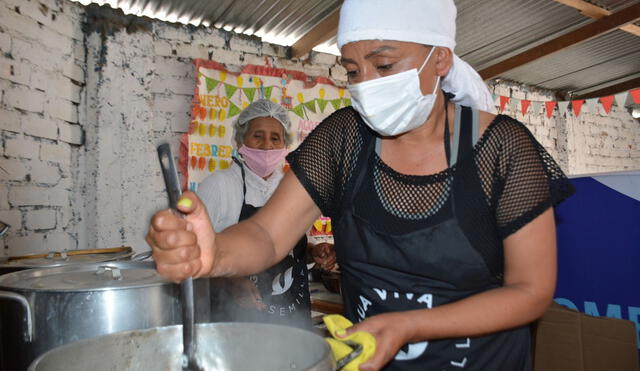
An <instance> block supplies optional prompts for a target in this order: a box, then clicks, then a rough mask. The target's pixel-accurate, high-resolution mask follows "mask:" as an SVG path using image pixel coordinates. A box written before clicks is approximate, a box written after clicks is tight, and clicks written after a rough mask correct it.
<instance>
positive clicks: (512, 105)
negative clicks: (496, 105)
mask: <svg viewBox="0 0 640 371" xmlns="http://www.w3.org/2000/svg"><path fill="white" fill-rule="evenodd" d="M518 103H520V100H519V99H515V98H511V100H510V101H509V109H510V110H511V113H512V114H513V115H514V116H515V114H516V113H517V112H518V106H519V104H518Z"/></svg>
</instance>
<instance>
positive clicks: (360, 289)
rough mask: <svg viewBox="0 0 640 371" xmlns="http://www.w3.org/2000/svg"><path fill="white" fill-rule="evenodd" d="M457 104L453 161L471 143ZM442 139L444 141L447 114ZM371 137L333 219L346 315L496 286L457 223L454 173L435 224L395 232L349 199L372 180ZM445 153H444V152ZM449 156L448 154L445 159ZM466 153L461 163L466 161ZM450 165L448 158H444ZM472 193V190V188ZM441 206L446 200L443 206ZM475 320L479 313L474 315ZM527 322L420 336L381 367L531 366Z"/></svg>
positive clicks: (426, 304)
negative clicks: (444, 212) (475, 333)
mask: <svg viewBox="0 0 640 371" xmlns="http://www.w3.org/2000/svg"><path fill="white" fill-rule="evenodd" d="M456 109H457V110H460V109H461V110H462V114H461V115H459V116H457V117H461V119H460V122H456V125H460V131H459V133H460V135H459V138H456V137H454V145H457V148H458V150H457V159H456V160H457V161H456V162H457V163H458V164H460V163H461V162H462V161H463V158H464V157H465V155H467V154H469V153H470V152H471V151H472V150H473V139H472V137H473V133H472V126H473V125H472V124H471V117H472V113H471V110H470V109H469V108H467V107H456ZM445 126H446V128H445V147H446V148H447V151H448V152H450V149H449V133H448V122H447V123H446V124H445ZM376 140H377V139H375V138H374V139H371V140H370V143H369V145H368V147H366V156H365V160H364V162H363V163H362V165H360V166H359V168H360V169H359V171H358V170H356V174H355V175H354V178H355V185H354V187H353V188H352V189H353V191H352V193H351V194H350V195H346V197H345V200H347V202H345V203H344V207H343V210H342V214H341V216H340V218H339V220H337V221H336V222H334V228H335V230H334V238H335V240H336V254H337V259H338V264H339V265H340V269H341V272H342V290H343V299H344V305H345V315H346V316H347V318H349V319H350V320H351V321H353V322H360V321H362V320H363V319H364V318H367V317H371V316H374V315H376V314H381V313H387V312H398V311H407V310H415V309H429V308H433V307H436V306H439V305H444V304H447V303H451V302H455V301H458V300H461V299H463V298H466V297H468V296H470V295H473V294H476V293H480V292H483V291H486V290H490V289H492V288H495V287H498V286H499V285H500V282H497V281H496V279H495V276H494V275H492V274H491V273H490V270H489V269H488V267H487V265H486V263H485V260H484V259H483V258H482V256H481V255H480V254H479V253H478V252H477V251H476V250H475V249H474V248H473V246H472V245H471V243H470V242H469V241H468V240H467V237H466V236H465V233H464V232H463V230H462V229H461V227H460V225H459V222H458V219H457V213H458V212H460V210H457V209H456V203H455V197H454V196H455V193H456V190H460V189H464V188H461V187H464V186H465V185H464V184H459V182H456V177H455V173H456V172H458V171H461V169H460V167H459V166H457V167H454V172H453V174H454V178H453V183H452V187H451V191H450V195H449V202H447V203H445V205H449V206H448V207H450V208H451V217H450V218H449V219H447V220H445V221H443V222H441V223H439V224H437V225H433V226H431V227H428V228H424V229H419V230H416V231H413V232H410V233H406V234H401V235H392V234H389V233H387V232H382V231H380V230H377V229H376V228H375V227H374V226H372V225H371V224H370V223H369V222H368V220H371V218H375V216H372V215H359V214H358V210H357V209H356V208H355V206H354V201H355V198H356V195H357V194H358V191H359V190H360V188H361V187H362V183H363V181H364V179H367V181H373V176H371V175H370V174H372V173H373V172H372V169H373V166H375V162H374V161H375V159H374V158H375V155H374V152H375V149H374V146H375V142H376ZM447 159H448V160H449V156H447ZM450 162H451V161H450ZM469 162H471V161H469V159H466V163H469ZM450 166H452V165H451V164H450ZM478 194H479V193H478ZM443 207H445V206H443ZM479 320H481V319H480V318H479ZM529 336H530V334H529V328H528V326H523V327H519V328H516V329H513V330H509V331H505V332H500V333H497V334H492V335H488V336H482V337H475V338H460V339H443V340H435V341H428V342H427V341H424V342H418V343H415V344H407V345H405V346H404V347H403V348H402V349H401V350H400V351H399V352H398V354H397V355H396V357H395V359H394V360H393V361H392V362H391V363H390V364H389V365H388V366H387V367H386V368H385V370H437V371H440V370H459V369H465V370H483V371H493V370H510V371H516V370H530V369H531V366H530V354H529V346H530V340H529Z"/></svg>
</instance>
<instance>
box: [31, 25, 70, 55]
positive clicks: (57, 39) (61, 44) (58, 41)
mask: <svg viewBox="0 0 640 371" xmlns="http://www.w3.org/2000/svg"><path fill="white" fill-rule="evenodd" d="M46 31H47V32H43V33H42V36H41V38H40V39H39V41H40V42H41V43H42V44H43V45H45V46H46V47H47V49H49V50H55V51H57V52H58V53H60V54H62V55H71V52H72V51H73V39H71V38H70V37H67V36H64V35H60V34H59V33H57V32H52V31H50V30H46Z"/></svg>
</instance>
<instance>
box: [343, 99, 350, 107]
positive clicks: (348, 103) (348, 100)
mask: <svg viewBox="0 0 640 371" xmlns="http://www.w3.org/2000/svg"><path fill="white" fill-rule="evenodd" d="M342 104H344V106H345V107H349V106H350V105H351V98H342Z"/></svg>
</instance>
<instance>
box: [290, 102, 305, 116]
mask: <svg viewBox="0 0 640 371" xmlns="http://www.w3.org/2000/svg"><path fill="white" fill-rule="evenodd" d="M303 107H304V106H303V105H302V104H298V105H297V106H295V107H293V109H292V110H291V112H293V113H295V114H296V115H298V116H300V118H301V119H303V118H304V108H303Z"/></svg>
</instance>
